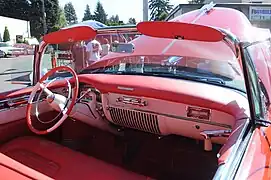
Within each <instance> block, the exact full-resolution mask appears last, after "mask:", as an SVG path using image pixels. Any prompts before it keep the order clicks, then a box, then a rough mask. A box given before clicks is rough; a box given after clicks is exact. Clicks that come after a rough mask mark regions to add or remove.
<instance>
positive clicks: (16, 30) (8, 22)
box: [0, 16, 31, 43]
mask: <svg viewBox="0 0 271 180" xmlns="http://www.w3.org/2000/svg"><path fill="white" fill-rule="evenodd" d="M5 27H7V28H8V30H9V34H10V40H11V42H12V43H15V42H16V36H22V37H23V38H26V37H31V35H30V31H29V21H26V20H21V19H14V18H9V17H3V16H0V34H1V35H2V38H0V39H3V34H4V30H5Z"/></svg>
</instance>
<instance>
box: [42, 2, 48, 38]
mask: <svg viewBox="0 0 271 180" xmlns="http://www.w3.org/2000/svg"><path fill="white" fill-rule="evenodd" d="M41 13H42V25H43V35H45V34H46V33H47V27H46V14H45V4H44V0H41Z"/></svg>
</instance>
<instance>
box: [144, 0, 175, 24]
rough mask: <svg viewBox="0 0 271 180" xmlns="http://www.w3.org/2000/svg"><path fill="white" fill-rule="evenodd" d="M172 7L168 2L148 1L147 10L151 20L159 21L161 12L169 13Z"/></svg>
mask: <svg viewBox="0 0 271 180" xmlns="http://www.w3.org/2000/svg"><path fill="white" fill-rule="evenodd" d="M172 8H173V6H172V5H171V4H169V0H150V1H149V9H150V10H151V14H150V16H151V18H150V19H151V20H155V21H156V20H159V17H160V15H161V14H162V13H163V12H166V13H169V11H171V10H172Z"/></svg>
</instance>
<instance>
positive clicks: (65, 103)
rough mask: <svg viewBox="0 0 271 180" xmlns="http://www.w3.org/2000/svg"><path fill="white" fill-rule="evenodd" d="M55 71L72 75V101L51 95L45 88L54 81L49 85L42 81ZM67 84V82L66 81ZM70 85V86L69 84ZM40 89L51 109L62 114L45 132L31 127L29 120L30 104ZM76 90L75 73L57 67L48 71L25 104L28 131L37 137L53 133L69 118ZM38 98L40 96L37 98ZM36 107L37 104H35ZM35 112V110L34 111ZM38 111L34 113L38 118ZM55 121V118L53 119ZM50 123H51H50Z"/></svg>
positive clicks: (77, 82) (68, 69) (64, 67)
mask: <svg viewBox="0 0 271 180" xmlns="http://www.w3.org/2000/svg"><path fill="white" fill-rule="evenodd" d="M57 71H67V72H70V73H71V74H72V75H73V78H74V89H73V95H72V99H71V100H70V97H69V98H66V97H65V96H63V95H61V94H57V93H53V92H52V91H50V90H49V89H48V88H47V86H48V85H49V84H50V83H51V82H52V81H55V79H53V80H51V81H50V82H49V83H47V84H45V83H44V81H45V80H46V79H48V77H50V76H51V75H53V74H54V73H56V72H57ZM67 82H68V83H70V82H69V80H67ZM69 85H70V84H69ZM40 89H41V92H40V93H42V92H45V93H46V94H47V97H46V101H47V102H48V103H49V104H50V106H51V107H53V109H56V110H58V111H60V114H61V113H62V117H61V119H60V120H59V121H58V122H57V123H55V124H54V125H53V126H52V127H50V128H48V129H46V130H38V129H36V128H35V127H34V126H33V125H32V119H31V108H32V104H33V100H34V98H35V96H36V93H37V92H38V91H39V90H40ZM78 89H79V81H78V76H77V74H76V72H75V71H74V70H73V69H72V68H71V67H68V66H59V67H56V68H53V69H51V70H50V71H48V72H47V73H46V74H45V75H44V76H43V77H42V78H41V79H40V80H39V82H38V83H37V84H36V85H35V86H34V88H33V91H32V93H31V94H30V97H29V99H28V104H27V109H26V120H27V125H28V127H29V129H30V130H31V131H32V132H34V133H36V134H39V135H43V134H48V133H50V132H52V131H54V130H55V129H56V128H58V127H59V126H60V125H61V124H62V123H63V122H64V121H65V120H66V119H67V117H68V116H69V114H70V113H71V111H72V109H73V107H74V105H75V103H76V99H77V96H78ZM71 91H72V89H71V88H69V94H71V93H72V92H71ZM39 98H40V96H39ZM39 98H38V100H37V101H36V103H39V102H40V100H39ZM37 105H38V104H37ZM36 111H37V109H36ZM38 114H39V113H38V111H37V112H36V113H35V115H36V117H37V118H38ZM38 119H39V118H38ZM55 119H56V118H55ZM50 122H52V121H50Z"/></svg>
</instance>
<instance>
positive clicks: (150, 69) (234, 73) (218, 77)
mask: <svg viewBox="0 0 271 180" xmlns="http://www.w3.org/2000/svg"><path fill="white" fill-rule="evenodd" d="M82 73H92V74H93V73H106V74H116V75H118V74H122V75H125V74H126V75H147V76H158V77H167V78H176V79H185V80H192V81H198V82H199V81H200V82H204V83H210V84H216V85H220V86H226V87H230V88H234V89H237V90H240V91H243V92H245V86H244V81H243V77H242V76H241V73H240V69H239V68H238V64H233V63H230V62H227V61H216V60H208V59H201V58H193V57H183V56H164V55H156V56H149V55H148V56H144V55H142V56H127V57H120V58H114V59H112V60H111V65H107V66H105V67H98V68H94V69H86V70H84V71H82Z"/></svg>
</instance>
